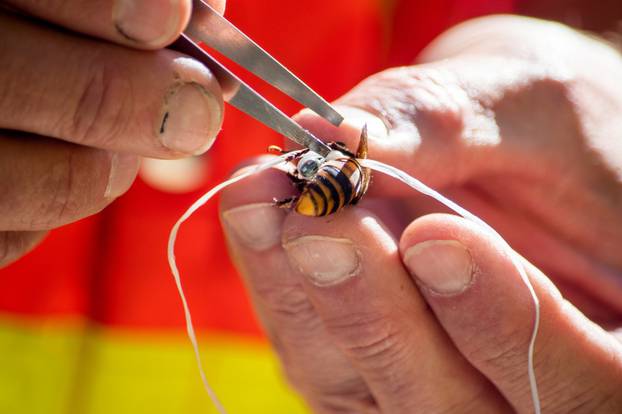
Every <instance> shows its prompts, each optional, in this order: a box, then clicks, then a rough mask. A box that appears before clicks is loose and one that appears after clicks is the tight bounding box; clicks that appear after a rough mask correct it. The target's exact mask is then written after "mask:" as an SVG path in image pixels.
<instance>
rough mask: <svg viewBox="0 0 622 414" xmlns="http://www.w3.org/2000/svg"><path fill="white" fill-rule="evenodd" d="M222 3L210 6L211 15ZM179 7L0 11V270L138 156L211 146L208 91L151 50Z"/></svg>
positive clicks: (133, 168) (104, 5)
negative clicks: (212, 7)
mask: <svg viewBox="0 0 622 414" xmlns="http://www.w3.org/2000/svg"><path fill="white" fill-rule="evenodd" d="M224 3H225V1H224V0H217V1H212V4H213V5H214V6H215V7H217V8H218V10H220V11H223V10H224V5H225V4H224ZM191 4H192V2H191V1H190V0H178V1H170V0H143V1H138V0H137V1H133V0H117V1H114V0H101V1H87V2H84V1H77V0H69V1H68V0H53V1H43V2H42V1H34V0H10V1H4V2H2V3H1V4H0V193H1V194H2V198H1V199H0V267H2V266H4V265H7V264H8V263H10V262H12V261H14V260H16V259H17V258H19V257H20V256H22V255H23V254H25V253H26V252H27V251H28V250H30V249H31V248H32V247H34V245H35V244H37V243H38V242H39V241H40V240H41V239H42V237H43V235H44V234H45V231H47V230H49V229H52V228H56V227H59V226H61V225H63V224H66V223H69V222H72V221H75V220H78V219H80V218H82V217H85V216H88V215H91V214H93V213H95V212H97V211H99V210H101V209H102V208H104V207H105V206H107V205H108V204H110V203H111V202H112V201H113V200H115V199H116V198H117V197H119V196H120V195H121V194H123V193H124V192H125V191H126V190H127V189H128V188H129V187H130V185H131V183H132V182H133V181H134V179H135V177H136V173H137V170H138V164H139V159H140V157H141V156H148V157H157V158H179V157H182V156H188V155H192V154H197V153H201V152H203V151H205V150H207V148H208V147H209V146H210V145H211V143H212V142H213V141H214V138H215V136H216V133H217V132H218V130H219V129H220V125H221V122H222V113H223V101H222V93H221V90H220V87H219V85H218V84H217V82H216V81H215V80H214V77H213V76H212V74H211V73H210V72H209V71H208V70H207V69H206V68H205V67H203V66H202V65H201V64H199V63H198V62H196V61H193V60H191V59H189V58H187V57H184V56H183V55H181V54H179V53H175V52H172V51H170V50H163V49H161V48H163V47H164V46H166V45H167V44H169V43H171V42H172V41H173V40H174V39H176V38H177V37H178V36H179V33H181V31H182V30H183V29H184V27H185V25H186V24H187V22H188V19H189V17H190V10H191ZM123 5H126V7H125V8H124V6H123ZM20 16H21V17H20ZM29 16H30V17H29ZM32 16H34V17H36V18H37V19H38V20H35V19H34V18H32ZM49 23H52V24H55V25H58V26H61V27H62V28H63V29H56V28H54V27H53V26H52V25H50V24H49ZM65 29H66V30H65ZM80 33H83V34H88V35H91V36H92V37H90V38H87V37H85V36H83V35H80ZM144 50H151V51H152V52H151V53H146V52H145V51H144Z"/></svg>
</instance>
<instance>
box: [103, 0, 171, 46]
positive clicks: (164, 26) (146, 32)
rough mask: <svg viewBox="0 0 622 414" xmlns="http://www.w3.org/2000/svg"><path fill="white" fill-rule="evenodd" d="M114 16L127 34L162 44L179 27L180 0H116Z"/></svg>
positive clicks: (119, 27)
mask: <svg viewBox="0 0 622 414" xmlns="http://www.w3.org/2000/svg"><path fill="white" fill-rule="evenodd" d="M112 19H113V22H114V25H115V27H116V28H117V30H118V31H119V33H121V35H123V36H124V37H125V38H127V39H129V40H131V41H133V42H138V43H144V44H146V45H150V46H161V45H162V44H164V43H165V42H166V41H167V40H169V39H171V38H172V37H173V35H174V34H175V33H176V32H177V30H178V28H179V25H180V22H181V13H180V6H179V0H149V1H145V0H142V1H141V0H116V2H115V3H114V7H113V9H112Z"/></svg>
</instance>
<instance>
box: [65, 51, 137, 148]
mask: <svg viewBox="0 0 622 414" xmlns="http://www.w3.org/2000/svg"><path fill="white" fill-rule="evenodd" d="M87 73H88V77H87V78H86V79H85V81H84V82H83V84H82V86H81V94H80V96H79V97H78V99H77V103H76V105H75V108H74V110H73V112H72V116H71V118H70V119H69V120H68V122H66V125H67V126H66V131H64V135H66V136H68V137H70V138H71V140H72V141H74V142H78V143H83V144H90V143H93V142H97V144H98V146H100V147H105V148H108V147H111V144H112V142H114V141H115V140H116V139H118V137H119V135H121V133H122V132H123V131H124V130H126V129H127V128H128V124H129V122H130V120H131V119H132V109H133V108H134V97H133V94H132V85H131V82H130V80H129V77H128V76H125V75H124V74H123V73H122V71H121V70H120V69H118V68H117V67H116V66H115V64H114V62H109V61H108V60H107V59H99V58H97V59H94V60H93V62H92V64H91V65H90V68H89V70H88V71H87Z"/></svg>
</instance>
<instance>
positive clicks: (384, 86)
mask: <svg viewBox="0 0 622 414" xmlns="http://www.w3.org/2000/svg"><path fill="white" fill-rule="evenodd" d="M361 86H362V87H360V88H357V89H356V90H355V91H354V92H353V93H352V94H351V95H352V96H348V98H346V100H355V101H360V102H364V103H365V106H366V107H365V109H366V110H368V111H369V112H372V113H374V114H378V115H379V116H381V118H382V119H383V120H384V121H385V123H386V124H387V125H388V126H389V128H390V129H391V130H393V131H397V130H405V129H406V130H412V131H414V132H415V133H417V134H418V135H426V134H427V133H428V132H432V131H433V132H434V136H435V137H436V136H438V137H442V138H443V139H445V140H446V139H450V138H456V137H458V136H459V135H460V133H461V132H462V131H463V129H464V114H465V113H467V112H468V111H467V108H469V107H470V106H471V105H472V102H471V100H470V99H469V97H468V95H467V93H466V92H465V90H464V89H463V88H462V87H461V86H460V84H459V83H458V81H457V80H456V78H455V76H453V75H452V74H451V72H449V71H447V70H444V69H440V68H433V67H427V68H422V67H408V68H406V67H403V68H393V69H388V70H385V71H383V72H380V73H379V74H376V75H374V76H372V77H370V78H368V79H367V80H366V81H364V83H363V84H362V85H361ZM370 97H371V98H370ZM374 97H375V98H376V99H373V98H374ZM405 132H407V131H405Z"/></svg>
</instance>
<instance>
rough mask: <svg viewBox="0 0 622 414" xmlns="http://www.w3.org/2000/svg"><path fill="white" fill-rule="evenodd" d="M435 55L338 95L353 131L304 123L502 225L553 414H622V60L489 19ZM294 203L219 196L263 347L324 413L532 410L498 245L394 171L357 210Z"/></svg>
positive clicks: (278, 179) (448, 40) (536, 27)
mask: <svg viewBox="0 0 622 414" xmlns="http://www.w3.org/2000/svg"><path fill="white" fill-rule="evenodd" d="M492 34H494V36H493V35H492ZM543 39H546V42H543ZM551 50H555V53H554V54H553V53H552V52H551ZM577 56H582V59H577V58H576V57H577ZM424 59H426V60H427V61H428V62H429V63H426V64H423V65H420V66H414V67H411V68H400V69H395V70H390V71H387V72H383V73H380V74H378V75H375V76H373V77H371V78H369V79H368V80H366V81H365V82H363V83H362V84H360V85H359V86H358V87H357V88H355V89H354V90H353V91H351V92H350V93H348V94H347V95H346V96H344V97H343V98H341V99H340V100H339V101H338V104H340V105H343V106H342V108H343V110H344V112H347V115H350V121H349V123H348V124H347V125H344V126H343V127H342V128H340V129H335V128H333V127H331V126H330V125H328V124H327V123H324V122H322V121H320V120H318V119H317V117H315V116H313V115H310V114H307V113H304V114H302V115H301V116H300V117H299V121H300V122H302V123H303V124H304V125H305V126H306V127H307V128H309V129H311V130H312V131H313V132H314V133H315V135H317V136H319V137H326V138H327V139H330V140H334V141H343V142H345V143H346V145H347V146H348V148H356V145H358V142H359V136H360V128H361V126H362V125H363V123H366V124H367V125H368V126H369V157H370V158H372V159H378V160H380V161H383V162H386V163H388V164H392V165H395V166H397V167H399V168H401V169H403V170H405V171H406V172H408V173H409V174H411V175H413V176H415V177H418V178H420V179H421V180H422V181H423V182H425V183H427V184H428V185H430V186H431V187H433V188H436V189H438V190H440V191H441V192H443V193H445V194H446V195H448V196H449V197H450V198H452V199H454V200H456V201H457V202H458V203H460V204H461V205H463V206H465V207H467V208H468V209H469V210H471V211H473V212H476V213H477V214H479V215H480V217H482V218H484V219H485V220H486V221H487V222H488V223H490V224H491V225H492V226H493V227H495V228H497V229H498V230H499V231H500V232H501V233H502V234H503V235H504V236H505V237H506V239H507V240H508V241H509V242H510V244H511V245H512V246H513V247H514V248H515V249H516V250H517V251H518V252H519V253H520V254H521V255H522V256H523V257H524V258H525V261H524V263H525V267H526V270H527V273H528V276H529V278H530V280H531V281H532V283H533V285H534V287H535V290H536V292H537V294H538V297H539V298H540V301H541V309H542V319H541V333H540V336H539V339H538V342H537V343H536V353H535V359H536V363H535V365H536V372H537V374H538V378H539V388H540V393H541V402H542V407H543V412H553V413H557V412H569V411H575V412H607V413H609V412H618V411H620V410H621V409H622V398H621V396H620V393H619V390H620V388H621V387H622V343H621V342H620V341H619V340H618V339H617V337H616V334H615V330H616V329H618V328H620V326H622V307H621V306H620V303H622V288H621V287H620V286H622V261H621V260H622V259H621V256H620V254H619V252H620V246H622V230H621V229H622V216H621V215H620V213H619V212H620V208H621V205H620V200H622V183H621V182H620V178H619V171H620V169H622V150H620V147H619V145H617V144H616V143H618V142H619V139H618V138H617V136H616V134H618V135H619V130H620V128H619V127H620V125H619V121H618V119H619V115H618V117H617V118H616V117H614V116H611V114H620V113H622V87H621V86H620V85H622V58H620V56H619V55H618V54H616V52H615V51H614V50H613V49H612V48H610V47H608V46H606V45H604V44H601V43H599V42H597V41H595V40H592V39H588V38H586V37H583V36H582V35H579V34H578V33H576V32H573V31H571V30H569V29H566V28H564V27H561V26H558V25H553V24H550V23H545V22H540V21H535V20H528V19H520V18H510V17H493V18H486V19H479V20H475V21H472V22H469V23H467V24H464V25H462V26H459V27H457V28H455V29H453V30H451V31H450V32H448V33H447V34H446V35H444V36H443V37H441V38H440V39H439V40H438V41H437V42H436V43H435V44H433V45H432V46H431V47H430V48H429V49H428V51H427V52H426V53H425V54H424ZM586 62H589V64H588V63H586ZM354 108H357V109H354ZM361 109H363V110H364V111H361ZM374 115H376V116H374ZM378 117H381V118H383V119H382V120H380V119H379V118H378ZM385 124H386V127H385ZM616 145H617V146H616ZM292 191H293V188H292V186H291V184H290V183H289V182H288V179H287V177H285V176H284V174H283V173H282V172H279V171H274V170H272V171H266V172H263V173H261V174H260V175H258V176H256V177H252V178H250V179H248V181H247V182H244V183H240V184H237V185H235V186H234V187H232V188H231V189H229V190H227V191H226V192H225V193H224V194H223V199H222V211H223V214H222V215H223V221H224V224H225V231H226V233H227V235H228V238H229V241H230V247H231V249H232V253H233V257H234V258H235V260H236V263H237V265H238V267H239V269H240V271H241V273H242V274H243V275H244V277H245V278H246V280H247V282H248V285H249V288H250V292H251V296H252V298H253V300H254V303H255V307H256V308H257V311H258V314H259V317H260V319H261V320H262V323H263V324H264V326H265V328H266V331H267V333H268V336H269V337H270V339H271V340H272V342H273V344H274V346H275V348H276V350H277V352H278V353H279V355H280V356H281V360H282V362H283V366H284V369H285V371H286V373H287V375H288V377H289V379H290V381H291V382H292V384H293V385H294V386H295V387H296V388H297V389H298V390H299V391H300V392H301V393H302V394H303V395H304V396H305V397H306V399H307V401H308V402H309V404H310V405H311V406H312V407H313V408H314V409H315V410H317V412H322V413H333V412H343V411H348V412H362V413H364V412H369V413H377V412H399V413H401V412H404V413H408V412H418V411H420V412H478V413H485V412H495V413H496V412H510V411H512V410H515V411H517V412H531V407H532V405H531V399H530V395H529V387H528V382H527V379H526V376H527V370H526V362H527V361H526V352H525V350H526V347H527V343H528V340H529V336H530V333H531V327H532V316H533V309H532V307H531V305H530V299H529V295H528V292H527V291H526V289H525V287H524V286H523V285H522V284H521V282H520V279H519V277H518V276H517V274H516V270H515V268H514V267H513V265H512V263H511V261H510V260H509V258H508V256H507V255H506V254H505V253H504V250H503V248H502V246H499V245H498V242H497V241H496V240H495V239H493V238H491V237H490V236H489V235H488V234H486V233H485V232H483V231H482V230H481V229H480V228H478V227H476V226H473V225H472V224H470V223H468V222H465V221H464V220H462V219H459V218H456V217H454V216H449V215H445V214H435V215H427V214H428V213H430V212H437V211H444V210H441V209H440V208H439V207H438V205H436V204H434V203H431V202H430V201H428V200H427V199H424V198H422V197H420V196H418V195H415V194H413V192H412V191H411V190H410V189H408V188H406V187H405V186H403V185H401V184H399V183H397V182H395V181H394V180H393V179H391V178H388V177H385V176H382V175H381V174H374V175H373V177H372V183H371V186H370V189H369V192H368V194H367V196H366V197H364V198H363V199H362V201H361V202H360V203H359V205H358V206H357V207H355V208H345V209H343V211H341V212H339V213H337V214H334V215H329V216H327V217H325V218H307V217H303V216H301V215H299V214H296V213H293V212H290V213H287V212H285V211H283V209H278V208H275V207H274V206H273V203H272V200H273V199H274V198H277V199H282V198H286V197H288V196H291V195H292ZM417 217H419V218H417ZM413 219H415V220H414V221H413ZM558 289H559V290H558ZM560 291H561V293H562V294H563V295H564V296H565V298H566V299H564V298H563V297H562V296H561V295H560ZM571 303H573V304H574V305H575V306H577V307H578V308H579V309H580V311H579V310H577V309H576V308H575V307H573V306H571ZM594 322H595V323H594ZM598 325H600V326H598Z"/></svg>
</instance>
